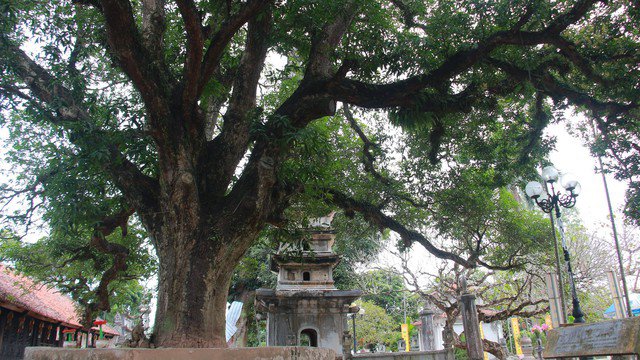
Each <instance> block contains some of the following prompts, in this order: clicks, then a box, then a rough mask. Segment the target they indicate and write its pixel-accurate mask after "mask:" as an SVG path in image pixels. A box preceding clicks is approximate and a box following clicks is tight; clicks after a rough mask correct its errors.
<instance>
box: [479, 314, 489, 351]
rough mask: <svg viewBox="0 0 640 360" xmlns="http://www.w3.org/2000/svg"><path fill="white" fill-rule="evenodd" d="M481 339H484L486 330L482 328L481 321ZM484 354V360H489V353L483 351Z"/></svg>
mask: <svg viewBox="0 0 640 360" xmlns="http://www.w3.org/2000/svg"><path fill="white" fill-rule="evenodd" d="M480 338H481V339H484V329H483V328H482V321H480ZM483 348H484V346H483ZM482 354H484V360H489V354H487V352H486V351H484V349H483V351H482Z"/></svg>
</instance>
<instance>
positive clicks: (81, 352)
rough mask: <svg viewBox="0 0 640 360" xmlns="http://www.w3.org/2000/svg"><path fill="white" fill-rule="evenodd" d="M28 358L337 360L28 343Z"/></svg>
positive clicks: (267, 351)
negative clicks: (47, 345)
mask: <svg viewBox="0 0 640 360" xmlns="http://www.w3.org/2000/svg"><path fill="white" fill-rule="evenodd" d="M24 358H25V360H85V359H92V360H174V359H180V360H254V359H255V360H258V359H260V360H270V359H271V360H276V359H277V360H335V358H336V353H335V352H334V351H333V350H330V349H316V348H303V347H259V348H237V349H174V348H161V349H128V348H115V349H64V348H55V347H28V348H27V349H26V350H25V354H24Z"/></svg>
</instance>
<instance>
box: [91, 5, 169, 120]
mask: <svg viewBox="0 0 640 360" xmlns="http://www.w3.org/2000/svg"><path fill="white" fill-rule="evenodd" d="M101 4H102V13H103V14H104V18H105V23H106V28H107V41H108V43H109V46H110V48H111V49H112V50H113V53H114V55H115V57H116V59H117V61H118V63H119V65H120V67H121V68H122V70H123V71H124V72H125V73H126V74H127V76H129V78H130V79H131V81H132V82H133V84H134V85H135V87H136V88H137V89H138V91H139V92H140V95H141V96H142V98H143V99H144V103H145V105H146V107H147V110H148V111H149V115H151V120H152V124H154V125H156V126H157V127H158V128H160V124H161V123H162V122H163V121H165V120H167V119H169V118H170V117H169V116H168V115H169V113H170V111H169V107H168V104H169V100H170V99H171V91H166V90H167V89H168V90H171V89H172V87H173V85H174V84H173V83H172V82H171V80H170V79H171V78H170V76H168V72H167V71H166V69H163V68H161V67H160V66H159V65H160V64H159V63H158V62H154V61H152V60H151V57H150V55H149V51H148V49H147V48H146V47H145V46H144V45H143V42H142V39H141V36H140V33H139V31H138V27H137V25H136V21H135V19H134V16H133V9H132V7H131V3H130V2H129V0H102V1H101Z"/></svg>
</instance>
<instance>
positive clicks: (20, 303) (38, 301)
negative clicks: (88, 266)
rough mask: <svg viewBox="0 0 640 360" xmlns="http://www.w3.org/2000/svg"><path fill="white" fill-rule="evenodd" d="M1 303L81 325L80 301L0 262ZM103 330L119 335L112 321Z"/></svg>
mask: <svg viewBox="0 0 640 360" xmlns="http://www.w3.org/2000/svg"><path fill="white" fill-rule="evenodd" d="M0 303H5V304H10V305H13V306H15V307H18V308H21V309H24V310H28V311H31V312H33V313H36V314H38V315H40V316H43V317H46V318H49V319H51V320H53V321H55V322H62V323H63V324H65V325H67V326H71V327H77V328H79V327H81V325H80V317H79V316H78V311H77V307H76V303H75V302H74V301H73V300H72V299H71V298H70V297H69V296H67V295H64V294H62V293H60V292H59V291H58V290H55V289H53V288H50V287H47V286H46V285H43V284H38V283H36V282H34V281H33V280H32V279H30V278H28V277H25V276H22V275H18V274H17V273H15V272H14V271H13V270H12V269H11V268H9V267H7V266H5V265H2V264H0ZM94 329H96V330H97V329H98V328H94ZM102 330H103V331H104V332H105V333H108V334H113V335H118V334H119V333H118V332H117V331H116V330H115V329H113V328H112V327H110V326H109V325H108V324H107V325H103V327H102Z"/></svg>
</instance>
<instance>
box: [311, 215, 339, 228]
mask: <svg viewBox="0 0 640 360" xmlns="http://www.w3.org/2000/svg"><path fill="white" fill-rule="evenodd" d="M335 215H336V212H335V211H332V212H330V213H329V215H327V216H322V217H319V218H311V219H309V226H310V227H314V228H325V229H328V228H330V227H331V222H332V221H333V217H334V216H335Z"/></svg>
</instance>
